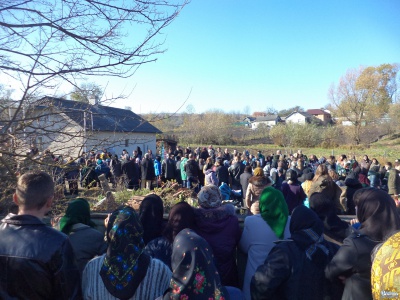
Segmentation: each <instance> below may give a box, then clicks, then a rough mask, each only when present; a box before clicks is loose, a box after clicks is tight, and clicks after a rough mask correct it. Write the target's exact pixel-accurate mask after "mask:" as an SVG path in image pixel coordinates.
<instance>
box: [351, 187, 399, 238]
mask: <svg viewBox="0 0 400 300" xmlns="http://www.w3.org/2000/svg"><path fill="white" fill-rule="evenodd" d="M353 200H354V204H355V205H356V207H357V218H358V221H359V222H360V223H361V226H360V232H361V233H363V234H365V235H367V236H368V237H369V238H371V239H373V240H374V241H383V240H384V239H385V238H387V237H389V236H390V235H391V234H392V233H393V232H394V231H396V230H399V229H400V218H399V215H398V213H397V211H396V205H395V203H394V201H393V199H392V198H391V197H390V196H389V195H388V193H386V192H385V191H382V190H379V189H376V188H372V187H369V188H362V189H359V190H357V191H356V192H355V193H354V196H353Z"/></svg>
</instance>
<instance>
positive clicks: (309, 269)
mask: <svg viewBox="0 0 400 300" xmlns="http://www.w3.org/2000/svg"><path fill="white" fill-rule="evenodd" d="M322 243H323V244H324V246H325V247H326V248H327V249H328V250H329V258H328V259H327V260H326V263H328V261H329V259H330V258H332V256H333V255H334V254H335V253H336V251H337V248H338V246H337V245H335V244H333V243H330V242H327V241H323V242H322ZM326 263H325V264H324V265H316V264H315V263H314V262H313V261H311V260H309V259H308V258H307V256H306V253H305V251H304V250H301V249H300V248H299V247H298V246H297V244H296V243H295V242H294V241H292V240H284V241H280V242H279V243H278V244H277V245H276V246H275V247H274V248H272V250H271V252H270V253H269V254H268V257H267V259H266V260H265V263H264V264H263V265H261V266H259V267H258V268H257V271H256V273H255V274H254V276H253V278H252V280H251V284H250V289H251V299H253V300H259V299H273V300H275V299H276V300H286V299H288V300H289V299H290V300H300V299H304V300H314V299H315V300H321V299H340V297H341V289H340V286H337V285H334V284H332V283H330V282H329V281H328V280H326V279H325V277H324V268H325V266H326ZM329 295H330V296H331V298H327V297H328V296H329ZM354 299H362V298H354Z"/></svg>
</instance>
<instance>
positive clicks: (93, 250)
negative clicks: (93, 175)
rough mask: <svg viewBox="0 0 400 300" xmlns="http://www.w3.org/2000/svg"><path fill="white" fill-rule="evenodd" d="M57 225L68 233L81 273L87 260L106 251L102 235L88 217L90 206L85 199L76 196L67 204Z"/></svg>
mask: <svg viewBox="0 0 400 300" xmlns="http://www.w3.org/2000/svg"><path fill="white" fill-rule="evenodd" d="M59 226H60V231H61V232H63V233H65V234H66V235H69V240H70V242H71V245H72V249H73V250H74V253H75V257H76V261H77V263H78V268H79V271H80V273H81V274H82V272H83V269H84V268H85V266H86V264H87V262H88V261H89V260H91V259H92V258H93V257H95V256H98V255H102V254H103V253H105V252H106V249H107V245H106V243H105V242H104V235H103V234H101V233H100V231H98V230H96V229H95V227H96V224H95V223H94V222H93V221H92V220H91V219H90V206H89V203H88V202H87V201H86V200H85V199H82V198H78V199H75V200H73V201H71V202H70V203H69V204H68V207H67V210H66V212H65V215H64V216H63V217H62V218H61V219H60V223H59Z"/></svg>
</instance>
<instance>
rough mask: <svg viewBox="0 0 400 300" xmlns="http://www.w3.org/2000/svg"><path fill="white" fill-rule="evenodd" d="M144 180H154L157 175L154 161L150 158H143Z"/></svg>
mask: <svg viewBox="0 0 400 300" xmlns="http://www.w3.org/2000/svg"><path fill="white" fill-rule="evenodd" d="M141 166H142V180H153V179H154V178H155V177H156V173H155V170H154V163H153V161H152V160H151V159H149V158H143V160H142V165H141Z"/></svg>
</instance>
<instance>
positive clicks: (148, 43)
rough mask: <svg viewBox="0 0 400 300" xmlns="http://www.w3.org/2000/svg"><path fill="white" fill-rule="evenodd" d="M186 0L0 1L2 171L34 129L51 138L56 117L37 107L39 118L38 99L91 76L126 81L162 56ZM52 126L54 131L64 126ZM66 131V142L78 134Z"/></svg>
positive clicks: (10, 164)
mask: <svg viewBox="0 0 400 300" xmlns="http://www.w3.org/2000/svg"><path fill="white" fill-rule="evenodd" d="M188 1H189V0H171V1H166V0H145V1H140V0H137V1H135V0H131V1H114V0H15V1H9V2H7V1H1V3H0V78H1V79H2V82H6V83H7V84H10V85H12V88H13V89H14V93H13V97H11V95H10V94H8V95H6V97H2V101H1V105H0V130H1V131H0V169H1V172H2V174H5V173H7V174H9V175H10V176H11V177H13V178H15V169H14V168H13V167H14V164H15V163H16V162H15V157H18V156H19V155H23V153H15V149H17V148H19V147H20V145H19V144H18V143H25V144H26V143H27V140H29V139H27V140H25V141H23V138H26V137H28V136H29V135H32V134H37V133H38V132H47V133H48V134H49V135H51V133H52V130H54V126H48V124H46V122H45V120H46V119H47V120H48V119H52V118H53V115H57V116H60V115H61V114H62V113H63V112H62V111H54V110H53V111H47V110H42V114H41V115H40V116H38V114H37V109H34V108H35V105H32V104H33V103H34V102H35V101H36V100H37V99H40V98H41V97H42V96H44V95H46V94H47V93H49V91H52V92H53V93H55V92H54V91H56V90H57V89H58V88H59V87H60V86H65V85H66V84H67V85H72V86H75V87H79V83H80V82H82V80H84V79H87V78H88V77H91V76H116V77H123V78H126V77H130V76H132V75H133V74H134V73H135V71H136V70H137V68H138V67H139V66H141V65H144V64H147V63H150V62H153V61H155V60H157V57H158V55H159V54H161V53H163V52H164V51H165V48H164V47H163V42H164V38H163V37H162V35H161V34H162V31H163V29H164V28H166V27H167V26H168V25H169V24H171V22H172V21H173V20H174V19H175V18H176V17H177V16H178V14H179V13H180V12H181V10H182V9H183V7H184V6H185V5H186V4H187V3H188ZM77 113H80V114H82V115H84V111H82V112H77ZM53 122H59V123H58V124H59V129H60V130H65V129H66V128H67V126H71V124H63V123H62V122H61V121H57V120H56V119H55V118H54V121H53ZM54 124H55V123H53V125H54ZM68 134H69V137H66V138H71V139H72V138H73V137H74V136H76V135H81V134H82V132H75V131H73V130H72V131H70V132H69V133H68ZM87 136H88V135H87ZM87 136H86V137H87ZM21 138H22V139H21ZM121 142H122V141H121ZM0 189H1V187H0ZM1 192H2V191H0V193H1Z"/></svg>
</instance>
